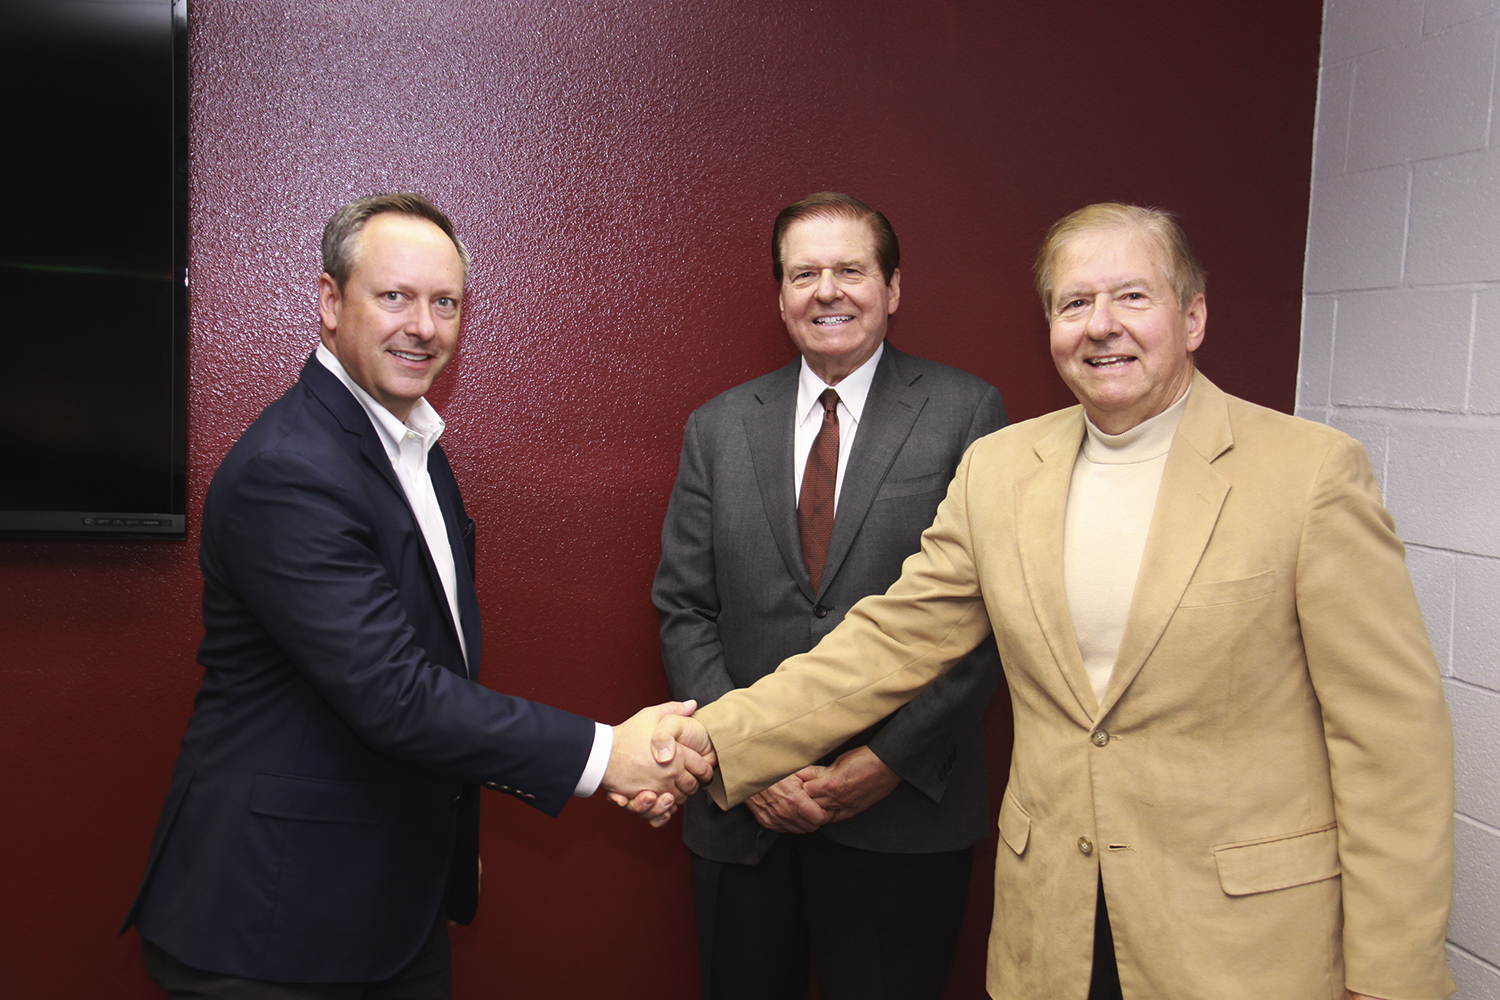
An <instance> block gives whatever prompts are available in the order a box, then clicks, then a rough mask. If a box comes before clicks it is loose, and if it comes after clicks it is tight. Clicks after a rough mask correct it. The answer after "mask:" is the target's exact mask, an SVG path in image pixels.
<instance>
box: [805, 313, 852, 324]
mask: <svg viewBox="0 0 1500 1000" xmlns="http://www.w3.org/2000/svg"><path fill="white" fill-rule="evenodd" d="M853 320H854V317H853V316H843V315H840V316H817V317H814V318H813V326H843V325H844V324H845V323H850V322H853Z"/></svg>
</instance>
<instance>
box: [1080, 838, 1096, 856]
mask: <svg viewBox="0 0 1500 1000" xmlns="http://www.w3.org/2000/svg"><path fill="white" fill-rule="evenodd" d="M1078 852H1079V853H1080V854H1084V855H1088V854H1093V853H1094V842H1093V841H1092V840H1090V839H1089V838H1087V837H1079V838H1078Z"/></svg>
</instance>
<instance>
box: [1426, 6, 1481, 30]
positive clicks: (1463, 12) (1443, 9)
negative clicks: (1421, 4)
mask: <svg viewBox="0 0 1500 1000" xmlns="http://www.w3.org/2000/svg"><path fill="white" fill-rule="evenodd" d="M1496 10H1500V2H1497V0H1427V10H1426V13H1425V15H1424V17H1423V19H1422V30H1423V31H1424V32H1427V33H1431V32H1434V31H1442V30H1443V29H1444V28H1451V27H1453V26H1454V25H1455V24H1463V23H1464V22H1466V21H1472V20H1474V19H1475V18H1479V17H1483V16H1485V15H1486V14H1493V13H1495V11H1496Z"/></svg>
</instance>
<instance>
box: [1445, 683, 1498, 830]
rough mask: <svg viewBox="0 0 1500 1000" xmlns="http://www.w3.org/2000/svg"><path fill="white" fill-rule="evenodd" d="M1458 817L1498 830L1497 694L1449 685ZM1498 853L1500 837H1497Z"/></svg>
mask: <svg viewBox="0 0 1500 1000" xmlns="http://www.w3.org/2000/svg"><path fill="white" fill-rule="evenodd" d="M1446 688H1447V693H1448V711H1450V712H1451V713H1453V773H1454V778H1455V782H1456V784H1455V791H1456V793H1457V798H1456V800H1455V803H1454V804H1455V806H1456V807H1457V809H1458V812H1459V815H1461V816H1467V817H1469V818H1470V819H1473V820H1478V821H1479V822H1481V823H1483V824H1485V825H1486V826H1490V827H1500V693H1497V692H1494V691H1485V690H1483V689H1481V688H1475V687H1469V686H1468V685H1465V684H1456V683H1452V682H1449V683H1448V684H1447V685H1446ZM1496 850H1497V852H1500V835H1496Z"/></svg>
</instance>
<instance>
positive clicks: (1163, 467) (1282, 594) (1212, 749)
mask: <svg viewBox="0 0 1500 1000" xmlns="http://www.w3.org/2000/svg"><path fill="white" fill-rule="evenodd" d="M1037 272H1038V273H1037V284H1038V289H1039V291H1040V292H1041V295H1042V301H1043V304H1044V306H1045V309H1046V312H1047V315H1048V320H1049V323H1050V325H1051V345H1052V354H1053V360H1054V361H1055V363H1056V365H1057V368H1058V371H1059V373H1060V374H1061V375H1062V377H1063V379H1064V380H1065V381H1066V382H1067V383H1068V385H1069V387H1070V388H1071V389H1072V390H1073V392H1074V394H1075V395H1076V396H1077V397H1078V400H1079V402H1080V403H1081V404H1082V405H1081V406H1078V407H1073V408H1070V409H1067V410H1061V411H1058V412H1056V413H1051V414H1048V415H1046V416H1044V417H1040V418H1037V419H1035V420H1030V421H1026V422H1025V423H1021V424H1016V425H1012V426H1011V427H1009V428H1006V429H1004V430H1002V431H999V432H997V433H995V434H992V435H989V436H988V437H985V438H982V439H980V440H979V441H978V442H976V443H975V444H974V446H973V447H972V448H971V449H970V450H969V452H968V454H967V455H966V456H965V458H964V461H963V463H962V464H961V465H960V467H959V469H958V473H957V475H956V477H955V479H954V481H953V483H952V485H951V487H950V488H949V491H948V496H947V499H946V500H944V501H943V503H942V505H941V506H940V507H939V509H938V513H937V519H936V520H935V521H934V523H933V525H932V527H931V528H929V529H928V530H927V532H926V533H925V534H924V536H923V539H922V548H921V551H920V552H919V553H918V554H916V555H914V556H913V557H911V558H910V559H909V560H908V561H907V563H906V565H905V567H904V569H903V573H902V576H901V578H900V579H899V580H898V581H897V582H896V583H895V584H894V585H893V586H892V587H891V589H890V590H889V591H888V592H887V593H886V594H885V595H883V596H875V597H870V598H866V599H865V600H863V601H861V602H860V603H859V604H857V605H856V606H855V607H854V608H853V609H852V610H851V611H850V612H849V615H848V618H847V619H846V621H845V622H844V624H842V625H841V626H840V627H839V628H838V629H836V630H835V631H834V632H833V633H832V634H830V635H829V636H828V637H827V638H826V639H824V640H823V641H822V642H821V643H820V644H819V645H818V646H817V647H816V648H815V649H814V650H812V651H811V652H809V653H806V654H803V655H802V656H797V657H793V658H792V659H789V660H787V661H786V662H785V663H784V664H783V665H782V667H781V669H780V670H779V671H778V672H776V673H774V674H771V675H769V676H768V677H766V678H764V679H762V680H761V681H759V682H758V683H756V684H755V685H754V686H752V687H750V688H746V689H742V690H738V691H732V692H730V693H728V694H726V695H725V696H724V697H722V698H720V699H719V700H718V701H717V702H715V703H714V704H712V705H709V706H707V707H705V708H703V709H701V710H700V711H699V713H698V715H697V716H696V717H695V718H693V719H680V718H678V719H670V718H669V719H668V720H666V722H665V723H664V724H663V726H662V727H660V728H659V729H658V731H657V735H658V738H659V739H660V740H662V741H663V742H665V741H666V740H667V739H668V738H670V737H676V738H678V739H679V740H681V741H682V742H685V743H687V744H688V745H691V746H696V747H698V748H701V749H703V750H706V751H716V752H717V756H718V764H719V768H720V775H719V778H718V779H716V781H715V786H714V789H713V792H714V794H715V796H716V798H718V799H719V801H720V802H721V803H735V802H739V801H742V800H743V799H745V798H746V797H747V796H749V795H752V794H754V793H755V792H757V791H758V790H760V789H761V788H764V787H766V786H767V785H769V784H771V783H772V782H774V781H776V780H777V779H779V778H780V777H781V776H783V775H785V774H787V773H789V772H791V771H794V770H796V769H797V768H798V767H800V766H802V765H803V764H805V763H806V762H808V761H810V760H814V759H816V758H817V757H819V756H820V755H822V754H824V753H826V752H827V751H828V750H829V749H830V748H832V747H834V746H837V745H838V744H839V743H840V741H842V740H843V739H844V738H845V737H847V736H848V735H849V734H851V733H854V732H857V731H859V730H861V729H862V728H864V726H866V725H867V724H868V723H869V722H870V721H871V720H873V719H876V718H880V717H883V716H885V715H887V714H889V713H890V712H891V711H892V710H893V709H894V708H895V707H896V706H897V705H899V704H902V703H903V702H905V701H906V700H907V699H910V698H911V697H913V696H914V695H915V694H916V693H917V692H919V691H920V690H922V688H923V687H924V686H925V685H927V684H928V683H930V682H931V681H932V679H933V678H934V677H937V676H939V675H940V674H942V672H943V671H944V670H946V669H947V668H948V667H949V666H950V665H951V664H953V663H954V662H955V661H956V660H957V659H958V658H959V657H961V656H962V655H963V654H964V653H966V652H967V651H968V650H970V649H971V648H973V647H974V645H976V644H977V643H978V642H980V641H981V640H982V639H983V638H984V637H985V636H987V635H989V634H990V633H991V632H992V631H993V633H994V635H995V637H996V639H997V641H998V643H999V647H1000V656H1001V661H1002V662H1003V663H1004V664H1005V674H1006V680H1007V683H1008V684H1009V687H1010V693H1011V700H1012V703H1013V705H1014V711H1015V750H1014V754H1013V757H1012V763H1011V771H1010V779H1009V786H1008V788H1007V790H1006V794H1005V799H1004V801H1003V803H1002V806H1001V810H1000V844H999V846H998V856H997V858H996V861H995V917H994V925H993V928H992V931H991V935H990V948H989V975H988V984H989V991H990V993H991V995H992V996H994V997H997V998H1005V1000H1012V998H1014V1000H1037V998H1047V1000H1067V998H1079V1000H1082V998H1083V997H1086V996H1088V997H1096V998H1101V1000H1102V998H1105V997H1111V996H1114V997H1119V996H1122V995H1123V996H1124V997H1125V998H1128V1000H1178V998H1182V1000H1187V998H1213V1000H1233V998H1245V1000H1251V998H1254V1000H1266V998H1275V1000H1304V998H1327V1000H1341V998H1343V997H1346V996H1348V997H1353V998H1361V997H1381V998H1388V1000H1428V998H1431V1000H1437V998H1441V997H1444V996H1447V995H1448V994H1449V993H1451V992H1452V990H1453V989H1454V986H1453V981H1452V979H1451V977H1450V976H1449V974H1448V970H1447V967H1446V965H1445V962H1444V954H1443V941H1444V937H1445V934H1446V928H1447V920H1448V907H1449V900H1450V896H1451V886H1452V842H1453V834H1452V814H1453V753H1452V734H1451V729H1450V725H1449V721H1448V713H1447V707H1446V704H1445V703H1444V699H1443V694H1442V687H1441V683H1440V680H1439V675H1438V670H1437V666H1436V663H1435V662H1434V659H1433V656H1432V652H1431V648H1430V646H1429V645H1428V641H1427V636H1426V632H1425V630H1424V629H1423V625H1422V620H1421V615H1420V612H1419V610H1418V608H1417V603H1416V599H1415V597H1414V595H1413V592H1412V587H1411V583H1410V579H1409V577H1408V575H1407V572H1406V568H1405V563H1404V549H1403V547H1402V544H1401V542H1400V540H1399V539H1398V538H1397V537H1396V534H1395V531H1394V530H1393V524H1392V521H1391V517H1390V515H1389V514H1388V513H1387V512H1386V510H1385V508H1384V507H1383V506H1382V505H1381V501H1380V497H1379V491H1378V488H1377V486H1376V484H1375V481H1374V478H1373V476H1372V474H1371V471H1370V467H1369V463H1368V460H1367V459H1366V457H1365V454H1364V451H1363V449H1361V447H1360V446H1359V444H1358V443H1356V442H1355V441H1354V440H1352V439H1351V438H1349V437H1348V436H1346V435H1344V434H1341V433H1339V432H1338V431H1335V430H1332V429H1330V428H1328V427H1324V426H1321V425H1318V424H1313V423H1309V422H1307V421H1304V420H1299V419H1297V418H1294V417H1289V416H1286V415H1284V414H1280V413H1276V412H1273V411H1271V410H1267V409H1264V408H1262V407H1259V406H1255V405H1253V404H1250V403H1247V402H1245V401H1243V400H1239V399H1235V398H1234V397H1232V396H1228V395H1226V394H1225V393H1224V392H1222V391H1221V390H1219V389H1218V388H1217V387H1215V386H1214V385H1213V383H1211V382H1210V381H1208V380H1207V379H1206V378H1204V377H1203V376H1202V375H1201V374H1197V373H1195V371H1194V364H1193V352H1194V351H1196V350H1197V348H1198V346H1199V345H1200V344H1201V343H1202V340H1203V335H1204V330H1205V327H1206V323H1207V315H1208V311H1207V304H1206V300H1205V298H1204V294H1203V287H1204V286H1203V276H1202V271H1201V269H1200V268H1199V267H1198V265H1197V263H1196V261H1195V260H1194V259H1193V256H1192V251H1191V250H1190V249H1189V248H1188V246H1187V242H1186V240H1185V238H1184V237H1183V235H1182V232H1181V230H1180V229H1179V228H1178V227H1177V225H1176V223H1175V222H1173V221H1172V219H1171V218H1170V217H1169V216H1167V215H1166V214H1165V213H1161V212H1157V211H1154V210H1148V209H1140V208H1136V207H1133V206H1126V205H1114V204H1107V205H1093V206H1089V207H1088V208H1085V209H1082V210H1080V211H1079V212H1075V213H1074V214H1073V215H1070V216H1068V217H1067V218H1065V219H1063V220H1061V221H1060V222H1059V223H1057V224H1056V225H1055V226H1054V227H1053V229H1052V231H1051V232H1050V233H1049V234H1048V238H1047V240H1046V242H1045V243H1044V244H1043V247H1042V252H1041V254H1040V256H1039V258H1038V267H1037ZM1106 900H1107V904H1106ZM1346 991H1347V992H1346Z"/></svg>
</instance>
